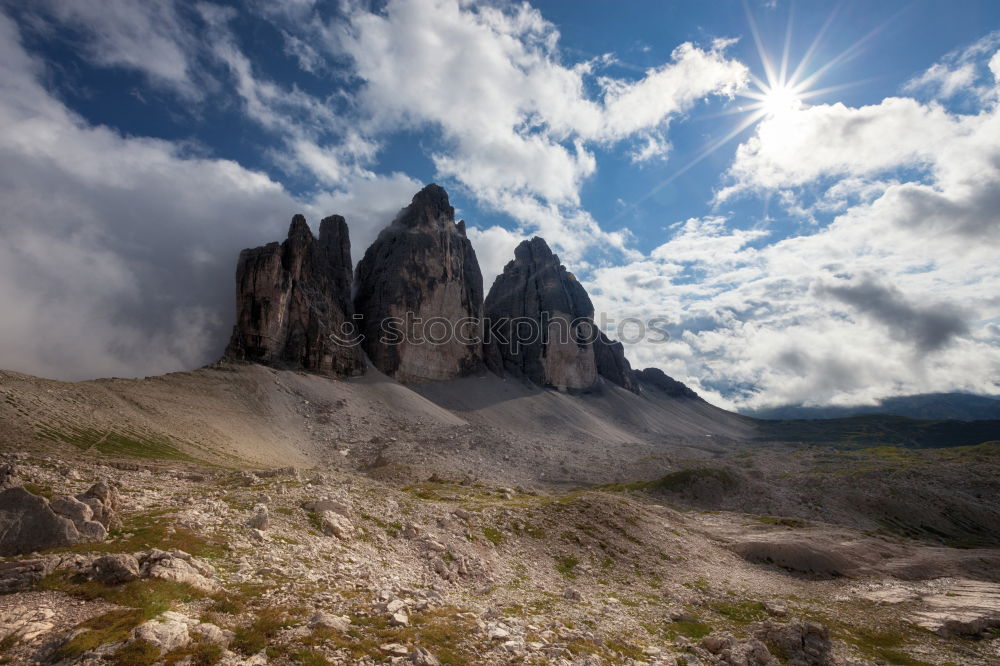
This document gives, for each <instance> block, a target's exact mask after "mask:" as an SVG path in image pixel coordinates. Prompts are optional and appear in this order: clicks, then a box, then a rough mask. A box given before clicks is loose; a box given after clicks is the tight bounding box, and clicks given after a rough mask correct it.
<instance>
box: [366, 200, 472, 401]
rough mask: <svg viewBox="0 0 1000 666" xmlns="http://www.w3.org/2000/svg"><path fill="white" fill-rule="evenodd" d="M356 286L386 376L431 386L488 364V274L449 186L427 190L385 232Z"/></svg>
mask: <svg viewBox="0 0 1000 666" xmlns="http://www.w3.org/2000/svg"><path fill="white" fill-rule="evenodd" d="M356 283H357V295H356V297H355V299H354V307H355V309H356V310H357V312H358V314H359V315H360V316H361V317H362V322H363V323H362V326H363V333H364V348H365V351H366V352H368V357H369V358H370V359H371V361H372V363H373V364H374V365H375V367H376V368H378V369H379V370H380V371H382V372H384V373H385V374H387V375H389V376H391V377H394V378H396V379H398V380H399V381H402V382H423V381H431V380H446V379H455V378H457V377H463V376H466V375H470V374H474V373H476V372H478V371H480V370H481V369H482V368H483V367H484V363H483V347H482V313H483V276H482V273H481V272H480V270H479V261H478V260H477V259H476V253H475V250H473V249H472V243H470V242H469V239H468V238H467V237H466V235H465V223H464V222H459V223H457V224H456V223H455V209H454V208H452V206H451V204H450V203H449V202H448V194H447V192H445V191H444V189H443V188H441V187H438V186H437V185H428V186H427V187H425V188H424V189H422V190H421V191H420V192H418V193H417V194H416V195H415V196H414V197H413V200H412V202H411V203H410V205H409V206H407V207H406V208H404V209H403V210H402V211H400V213H399V215H397V216H396V219H395V220H393V221H392V223H391V224H390V225H389V226H388V227H387V228H385V229H384V230H382V232H381V233H380V234H379V236H378V238H377V239H376V240H375V242H374V243H372V245H371V247H369V248H368V250H367V251H366V252H365V256H364V258H362V260H361V262H360V263H359V264H358V269H357V273H356Z"/></svg>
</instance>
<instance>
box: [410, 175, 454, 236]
mask: <svg viewBox="0 0 1000 666" xmlns="http://www.w3.org/2000/svg"><path fill="white" fill-rule="evenodd" d="M394 224H397V225H400V226H403V227H406V228H408V229H446V230H449V231H451V230H455V231H458V229H456V228H455V227H456V225H455V209H454V208H453V207H452V205H451V203H449V201H448V193H447V192H446V191H445V189H444V188H443V187H441V186H440V185H435V184H434V183H431V184H430V185H427V186H426V187H424V189H422V190H420V191H419V192H417V193H416V194H415V195H413V200H412V201H411V202H410V205H409V206H407V207H406V208H404V209H403V210H401V211H400V213H399V215H398V216H397V217H396V220H395V222H394ZM464 226H465V225H464V223H462V227H463V231H464ZM463 235H464V234H463Z"/></svg>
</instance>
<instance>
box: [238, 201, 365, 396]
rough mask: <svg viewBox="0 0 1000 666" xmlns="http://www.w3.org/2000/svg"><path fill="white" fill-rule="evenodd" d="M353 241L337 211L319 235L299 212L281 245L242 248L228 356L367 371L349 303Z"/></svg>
mask: <svg viewBox="0 0 1000 666" xmlns="http://www.w3.org/2000/svg"><path fill="white" fill-rule="evenodd" d="M351 267H352V262H351V242H350V238H349V236H348V231H347V223H346V222H345V221H344V218H343V217H340V216H339V215H334V216H332V217H328V218H326V219H324V220H323V221H322V222H320V226H319V238H318V239H317V238H315V237H314V236H313V234H312V231H311V230H310V229H309V225H308V224H307V223H306V220H305V218H304V217H303V216H301V215H296V216H295V217H294V218H292V223H291V226H290V227H289V229H288V238H287V240H285V242H284V243H281V244H280V245H279V244H278V243H269V244H268V245H265V246H263V247H258V248H254V249H248V250H243V252H241V253H240V258H239V263H238V264H237V267H236V326H235V327H234V329H233V335H232V339H231V340H230V342H229V346H228V347H227V349H226V353H225V358H226V359H229V360H237V361H253V362H256V363H263V364H265V365H271V366H275V367H288V368H301V369H304V370H311V371H314V372H320V373H325V374H331V375H337V376H345V377H346V376H352V375H360V374H363V373H364V371H365V359H364V354H363V353H362V350H361V348H360V346H359V344H358V342H359V341H358V338H357V331H356V330H355V326H354V306H353V304H352V302H351V289H352V279H351Z"/></svg>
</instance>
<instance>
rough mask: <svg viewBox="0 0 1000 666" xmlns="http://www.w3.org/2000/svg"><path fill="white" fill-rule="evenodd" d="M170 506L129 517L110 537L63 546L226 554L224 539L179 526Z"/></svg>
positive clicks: (91, 549) (102, 550) (110, 550)
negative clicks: (175, 522) (96, 541)
mask: <svg viewBox="0 0 1000 666" xmlns="http://www.w3.org/2000/svg"><path fill="white" fill-rule="evenodd" d="M169 512H170V510H169V509H162V510H158V511H149V512H146V513H141V514H138V515H134V516H131V517H130V518H128V519H127V520H126V521H125V523H124V526H123V527H122V528H121V529H120V530H112V531H111V533H110V534H109V535H108V536H109V538H108V540H107V541H104V542H101V543H82V544H77V545H75V546H70V547H69V548H65V549H59V550H64V551H69V552H87V553H95V552H96V553H134V552H136V551H140V550H147V549H149V548H159V549H160V550H168V551H169V550H173V549H177V550H183V551H184V552H185V553H189V554H191V555H194V556H195V557H203V558H208V559H218V558H221V557H223V556H224V555H225V554H226V551H227V550H228V548H229V546H228V545H227V544H226V543H225V542H224V541H222V540H221V539H213V538H210V537H206V536H204V535H201V534H198V533H196V532H193V531H191V530H189V529H187V528H184V527H176V526H174V525H173V524H172V523H171V522H170V519H169V518H168V517H167V515H168V514H169Z"/></svg>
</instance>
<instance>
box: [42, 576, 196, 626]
mask: <svg viewBox="0 0 1000 666" xmlns="http://www.w3.org/2000/svg"><path fill="white" fill-rule="evenodd" d="M35 589H40V590H52V591H57V592H64V593H66V594H69V595H70V596H74V597H78V598H81V599H87V600H89V601H93V600H94V599H103V600H105V601H108V602H110V603H113V604H117V605H119V606H127V607H129V608H131V609H134V610H136V611H139V613H140V616H141V618H142V619H143V620H150V619H152V618H154V617H156V616H157V615H159V614H160V613H162V612H164V611H168V610H170V609H171V607H173V605H174V603H175V602H178V601H180V602H183V603H188V602H190V601H194V600H195V599H200V598H203V597H204V596H205V594H204V593H203V592H201V591H200V590H196V589H195V588H193V587H191V586H190V585H185V584H184V583H177V582H174V581H171V580H158V579H154V578H148V579H145V580H133V581H130V582H128V583H124V584H122V585H105V584H104V583H101V582H99V581H96V580H87V579H86V578H84V577H82V576H75V575H73V574H69V573H66V572H57V573H54V574H51V575H49V576H46V577H45V578H43V579H42V580H40V581H39V582H38V583H37V585H36V587H35Z"/></svg>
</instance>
